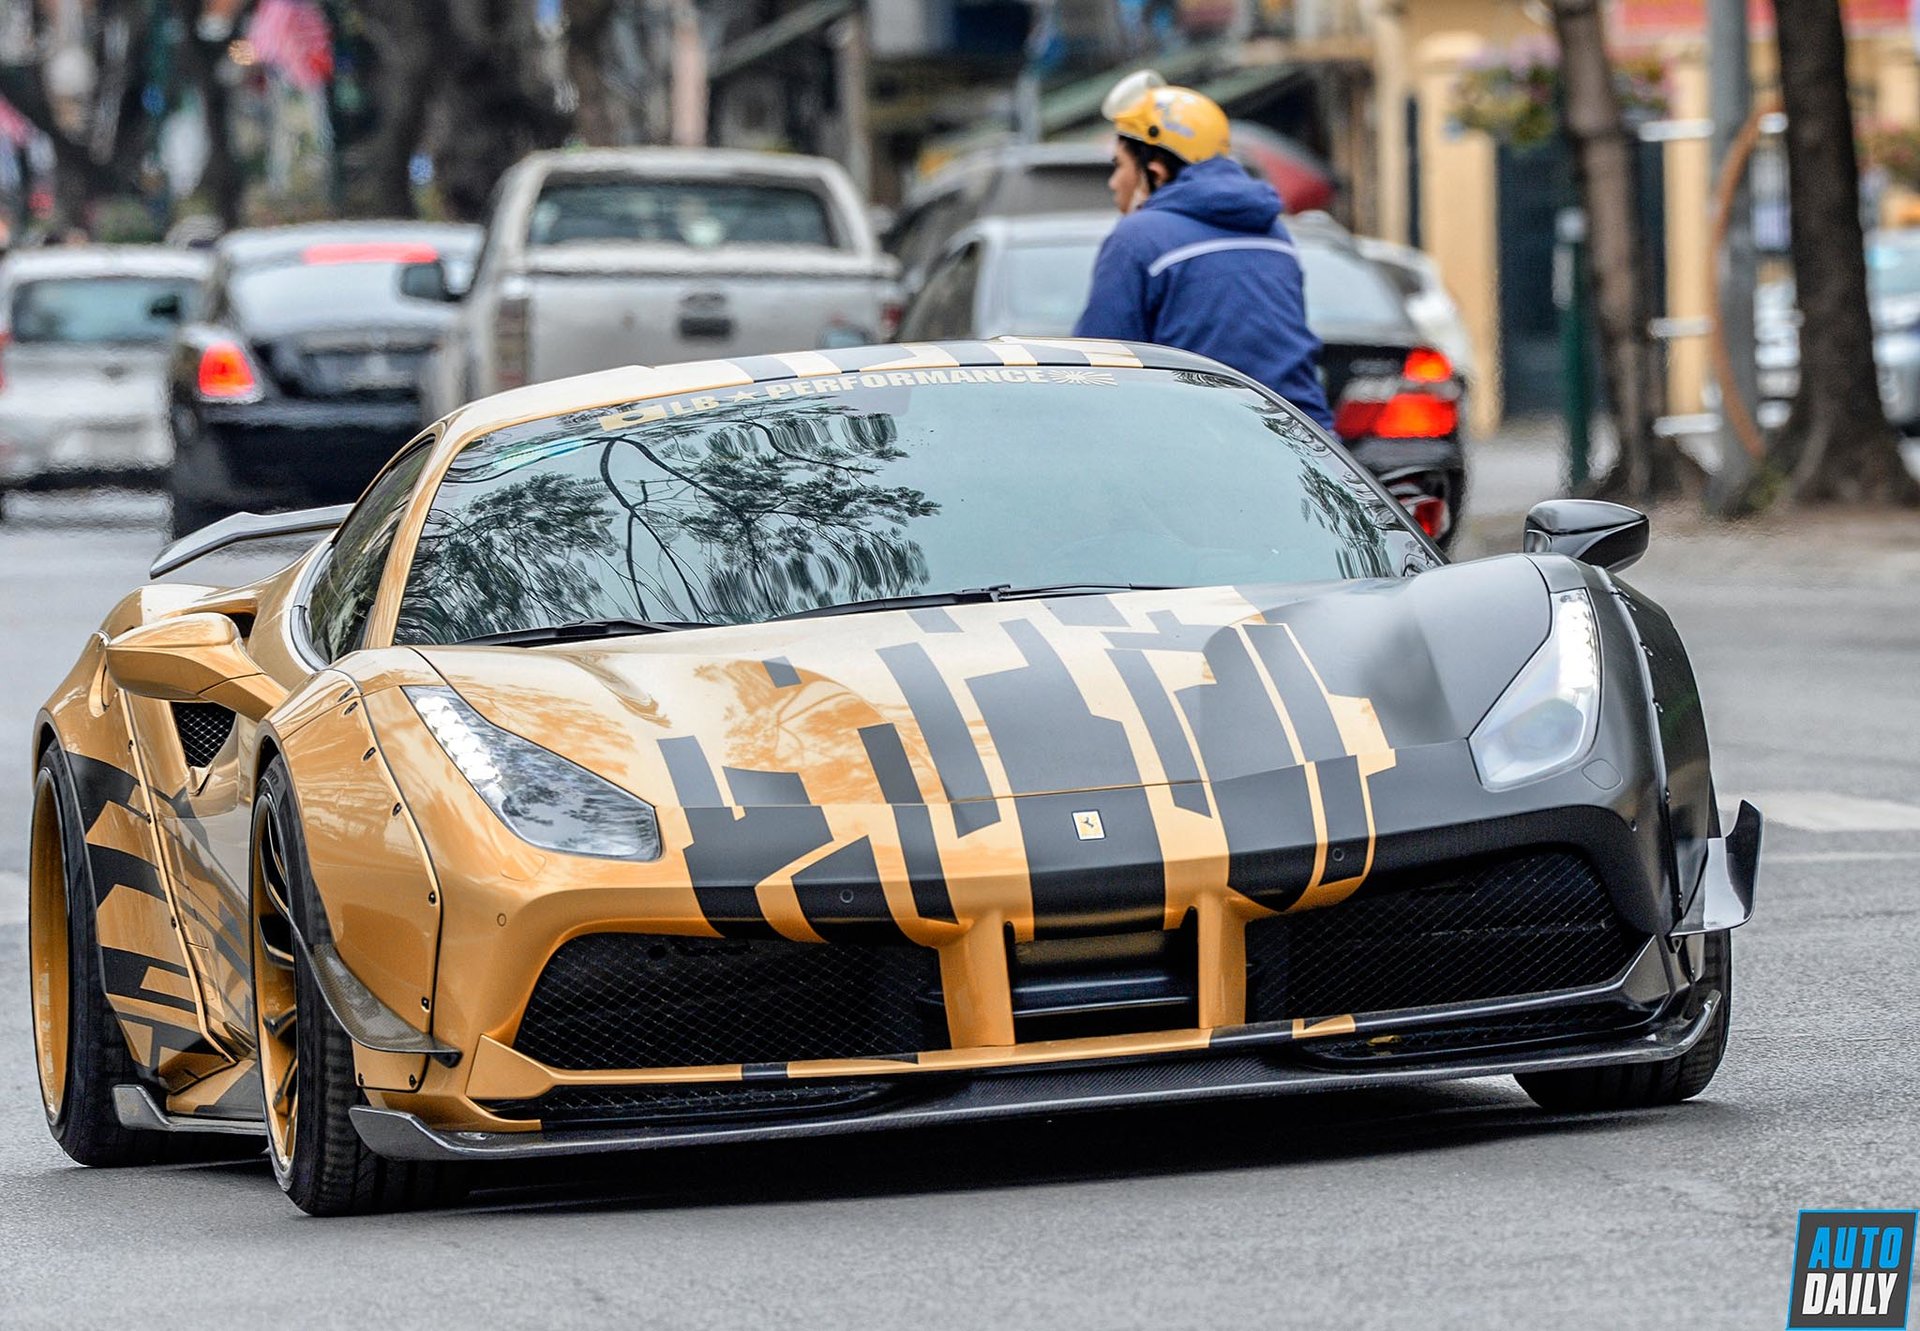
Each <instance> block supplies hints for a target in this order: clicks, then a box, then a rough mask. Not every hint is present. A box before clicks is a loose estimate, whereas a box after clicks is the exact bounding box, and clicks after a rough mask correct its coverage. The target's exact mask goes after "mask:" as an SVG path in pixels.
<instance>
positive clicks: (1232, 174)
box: [1073, 71, 1333, 429]
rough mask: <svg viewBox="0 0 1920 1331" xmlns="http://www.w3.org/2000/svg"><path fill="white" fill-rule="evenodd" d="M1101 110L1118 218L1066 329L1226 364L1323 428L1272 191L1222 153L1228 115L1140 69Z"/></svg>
mask: <svg viewBox="0 0 1920 1331" xmlns="http://www.w3.org/2000/svg"><path fill="white" fill-rule="evenodd" d="M1102 110H1103V111H1104V112H1105V113H1106V115H1107V118H1108V119H1109V120H1111V121H1113V125H1114V129H1115V131H1116V133H1117V135H1118V138H1117V141H1116V145H1115V149H1114V158H1113V175H1112V176H1111V177H1110V178H1109V179H1108V182H1107V183H1108V187H1109V188H1110V189H1112V190H1113V196H1114V203H1115V204H1116V205H1117V206H1118V207H1119V209H1120V212H1121V213H1122V214H1123V216H1122V217H1121V218H1120V221H1119V223H1118V224H1117V225H1116V226H1115V227H1114V228H1113V232H1112V234H1111V235H1109V236H1108V237H1107V239H1106V242H1105V243H1104V244H1103V245H1102V246H1101V247H1100V257H1099V259H1098V261H1097V262H1096V263H1095V265H1094V270H1093V290H1092V292H1091V294H1090V295H1089V297H1088V300H1087V308H1086V310H1085V311H1084V312H1083V313H1082V314H1081V316H1080V321H1079V323H1078V324H1076V325H1075V326H1074V330H1073V331H1074V335H1075V336H1076V337H1105V338H1115V339H1119V340H1122V341H1134V342H1157V343H1160V344H1162V345H1164V346H1170V347H1178V348H1181V349H1182V350H1185V351H1192V352H1195V353H1197V354H1199V355H1202V356H1210V357H1212V358H1213V359H1214V360H1217V361H1220V362H1222V363H1224V364H1226V365H1230V366H1232V367H1233V368H1234V369H1236V370H1239V371H1240V372H1241V373H1242V374H1245V375H1247V376H1248V377H1249V378H1252V379H1256V380H1258V381H1259V382H1261V383H1263V384H1265V385H1266V386H1267V387H1269V388H1271V389H1273V390H1274V391H1275V392H1276V393H1278V394H1280V396H1282V397H1284V398H1286V399H1287V400H1288V401H1289V402H1291V403H1293V404H1294V406H1296V407H1298V408H1299V409H1300V410H1301V411H1303V412H1305V413H1306V414H1307V415H1308V416H1310V417H1312V418H1313V419H1314V420H1316V421H1318V422H1319V423H1320V424H1321V425H1322V426H1324V427H1326V428H1328V429H1331V428H1332V427H1333V413H1332V412H1331V411H1329V410H1328V408H1327V396H1326V391H1325V389H1324V388H1323V387H1322V385H1321V382H1320V339H1319V338H1317V337H1315V336H1314V335H1313V333H1312V331H1311V330H1310V329H1309V328H1308V327H1307V311H1306V297H1305V291H1304V283H1303V280H1302V276H1301V271H1300V260H1299V257H1298V255H1297V253H1296V252H1295V250H1294V247H1293V239H1292V237H1291V236H1289V235H1288V234H1287V228H1286V225H1285V224H1284V223H1283V222H1282V221H1281V220H1280V213H1281V204H1280V196H1279V195H1278V194H1276V193H1274V191H1273V188H1272V187H1271V186H1270V185H1267V184H1266V183H1264V182H1262V181H1258V180H1255V179H1253V178H1252V177H1251V176H1249V175H1248V174H1247V173H1246V171H1245V170H1244V169H1243V168H1242V167H1241V166H1240V165H1239V164H1238V163H1237V162H1235V161H1234V160H1233V159H1232V158H1231V157H1229V156H1228V155H1227V146H1228V131H1227V117H1226V113H1225V112H1223V111H1222V110H1221V109H1220V107H1219V106H1218V105H1217V104H1216V103H1214V102H1213V101H1212V100H1211V99H1209V98H1207V97H1204V96H1202V95H1201V94H1199V93H1197V92H1194V91H1193V90H1192V89H1191V88H1176V87H1168V86H1167V85H1166V84H1165V82H1164V81H1163V80H1161V79H1160V78H1159V76H1158V75H1156V74H1153V73H1151V72H1147V71H1143V72H1142V73H1140V74H1135V75H1132V76H1130V77H1129V78H1127V79H1123V80H1122V81H1121V82H1120V83H1119V84H1118V85H1117V86H1116V87H1115V88H1114V90H1113V91H1112V92H1111V93H1109V94H1108V96H1107V100H1106V103H1105V105H1104V106H1103V107H1102Z"/></svg>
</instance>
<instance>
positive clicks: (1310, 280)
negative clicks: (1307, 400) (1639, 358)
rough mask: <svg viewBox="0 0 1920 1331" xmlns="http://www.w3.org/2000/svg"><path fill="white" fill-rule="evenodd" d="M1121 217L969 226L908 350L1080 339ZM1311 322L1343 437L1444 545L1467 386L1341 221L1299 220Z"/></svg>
mask: <svg viewBox="0 0 1920 1331" xmlns="http://www.w3.org/2000/svg"><path fill="white" fill-rule="evenodd" d="M1114 221H1115V215H1114V214H1113V213H1112V212H1111V211H1108V212H1098V213H1074V214H1058V215H1054V216H1048V217H990V218H983V219H982V220H980V221H978V222H976V223H974V224H973V225H972V226H970V227H967V228H965V229H964V230H962V231H961V232H960V233H959V234H958V235H957V236H955V237H954V239H953V241H952V242H951V243H950V244H949V246H948V248H947V251H946V254H945V255H944V256H943V257H942V258H941V259H939V260H938V261H937V262H936V263H935V264H934V265H933V267H932V268H931V269H930V270H929V272H928V275H927V280H926V282H925V284H924V285H923V286H922V287H921V288H920V290H919V292H918V293H917V294H916V295H915V296H914V298H913V300H912V301H911V302H910V303H909V304H908V306H907V311H906V314H905V315H904V316H903V317H902V319H901V324H900V338H901V340H902V341H906V342H927V341H937V340H940V339H943V338H963V337H998V336H1001V335H1003V334H1019V335H1023V336H1043V337H1057V336H1061V335H1064V334H1067V333H1070V332H1072V330H1073V324H1074V321H1075V319H1077V318H1078V317H1079V314H1080V311H1081V310H1082V309H1084V308H1085V306H1086V303H1087V288H1088V286H1089V284H1090V282H1091V280H1092V274H1093V261H1094V258H1095V256H1096V255H1097V254H1098V253H1099V250H1100V242H1101V241H1102V240H1104V239H1105V238H1106V235H1107V232H1108V231H1109V230H1111V229H1112V227H1113V223H1114ZM1288 225H1289V226H1290V227H1291V229H1292V232H1293V238H1294V242H1295V246H1296V248H1297V249H1298V250H1299V253H1300V264H1301V267H1302V268H1303V269H1304V270H1305V273H1306V285H1307V319H1308V322H1309V323H1310V324H1311V326H1312V328H1313V331H1314V332H1315V333H1316V334H1317V335H1318V336H1319V337H1320V339H1321V341H1322V342H1323V343H1324V344H1325V348H1326V349H1325V351H1324V353H1323V354H1322V356H1321V372H1322V377H1323V379H1324V380H1325V383H1326V389H1327V402H1328V404H1329V405H1330V406H1332V408H1333V412H1334V430H1335V433H1336V434H1338V435H1339V437H1340V441H1341V442H1342V443H1344V444H1345V445H1346V446H1347V448H1348V450H1349V451H1351V452H1352V453H1353V455H1354V457H1355V458H1357V459H1358V460H1359V461H1360V463H1361V464H1362V465H1364V466H1365V467H1367V468H1368V470H1370V471H1372V472H1373V473H1374V475H1375V476H1377V477H1379V478H1380V480H1381V482H1382V483H1383V484H1385V485H1386V486H1387V488H1388V489H1389V490H1390V491H1392V493H1393V495H1394V497H1395V498H1397V499H1399V500H1400V501H1401V503H1402V504H1404V505H1406V507H1407V510H1408V511H1409V512H1410V513H1412V514H1413V516H1414V518H1415V519H1416V520H1417V521H1418V522H1419V523H1420V525H1421V527H1422V529H1423V530H1425V531H1426V533H1427V534H1428V535H1429V536H1431V537H1433V538H1434V540H1435V541H1437V542H1439V543H1440V544H1441V545H1443V546H1444V545H1445V544H1446V543H1447V542H1448V541H1449V539H1450V538H1451V536H1452V533H1453V530H1454V528H1455V527H1456V525H1457V524H1458V522H1459V519H1460V514H1461V510H1462V507H1463V505H1464V503H1465V500H1466V485H1467V468H1466V453H1465V449H1464V448H1463V447H1462V443H1461V434H1460V425H1461V419H1462V416H1463V415H1464V402H1465V396H1466V381H1465V380H1464V379H1463V378H1462V376H1461V375H1460V373H1459V371H1458V369H1457V367H1456V366H1455V365H1454V364H1453V362H1452V360H1451V359H1450V358H1449V357H1448V355H1447V354H1446V353H1445V352H1444V351H1442V350H1441V349H1439V348H1438V347H1436V346H1435V345H1434V344H1433V341H1432V339H1430V338H1429V337H1427V336H1426V335H1425V334H1423V333H1422V332H1421V330H1420V329H1419V328H1417V327H1416V326H1415V324H1414V322H1413V320H1412V318H1411V317H1410V316H1409V314H1408V312H1407V309H1406V305H1405V302H1404V301H1403V300H1402V299H1401V297H1400V294H1399V291H1398V290H1397V289H1396V288H1395V287H1394V285H1393V284H1392V283H1391V282H1390V281H1388V279H1387V278H1386V276H1385V275H1384V274H1383V273H1382V272H1381V271H1380V269H1379V267H1378V266H1377V265H1376V264H1374V263H1373V261H1371V260H1369V259H1368V258H1366V257H1365V256H1364V255H1363V254H1362V253H1361V252H1360V251H1359V250H1358V249H1357V248H1356V247H1355V244H1354V240H1353V237H1351V236H1350V235H1348V234H1347V232H1346V231H1345V230H1343V229H1342V228H1341V227H1339V226H1338V225H1337V224H1336V223H1334V222H1333V221H1332V220H1331V219H1326V218H1321V217H1316V216H1314V215H1307V216H1303V217H1298V218H1293V219H1290V220H1289V223H1288Z"/></svg>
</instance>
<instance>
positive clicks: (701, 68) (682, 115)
mask: <svg viewBox="0 0 1920 1331" xmlns="http://www.w3.org/2000/svg"><path fill="white" fill-rule="evenodd" d="M672 68H673V95H672V101H671V103H670V107H669V115H670V116H671V119H672V126H673V128H672V139H673V142H674V143H675V144H676V145H677V146H679V147H682V148H704V147H706V144H707V47H706V42H705V40H704V38H703V35H702V33H701V31H700V14H699V11H698V10H696V9H695V8H694V6H693V0H674V5H673V63H672Z"/></svg>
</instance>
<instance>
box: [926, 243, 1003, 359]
mask: <svg viewBox="0 0 1920 1331" xmlns="http://www.w3.org/2000/svg"><path fill="white" fill-rule="evenodd" d="M979 276H980V247H979V246H978V245H969V246H967V248H966V249H964V250H962V251H961V252H960V253H959V254H956V255H954V256H953V257H952V258H950V259H948V260H946V261H945V262H944V263H942V264H941V265H940V266H939V267H937V268H935V269H934V270H933V272H932V273H931V274H929V275H928V277H927V284H926V285H925V286H924V287H922V288H921V289H920V294H919V295H918V296H916V297H915V298H914V301H913V304H912V305H910V306H909V307H908V308H907V312H906V315H905V317H904V318H902V319H901V321H900V337H901V338H902V339H903V340H906V341H920V342H924V341H927V340H929V339H934V340H937V339H940V338H949V337H970V336H972V335H973V333H974V327H973V324H974V313H973V292H974V287H975V285H976V282H977V279H978V278H979ZM1022 331H1024V330H1022Z"/></svg>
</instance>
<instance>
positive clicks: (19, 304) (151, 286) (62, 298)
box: [11, 277, 200, 343]
mask: <svg viewBox="0 0 1920 1331" xmlns="http://www.w3.org/2000/svg"><path fill="white" fill-rule="evenodd" d="M199 285H200V284H199V283H198V282H196V281H194V280H193V279H192V278H189V277H48V278H42V279H41V280H39V281H37V282H25V283H22V284H21V285H20V286H19V287H17V288H16V289H15V290H14V293H13V310H12V319H11V322H12V327H13V340H14V341H15V342H134V343H139V342H149V343H151V342H165V341H166V340H167V339H168V338H170V337H172V336H173V330H174V327H175V325H176V323H177V322H178V321H177V320H176V319H169V318H166V317H164V316H157V315H155V314H154V313H153V303H154V302H155V301H156V300H159V299H160V298H162V297H163V296H172V297H174V298H175V299H176V300H177V301H179V303H180V309H181V312H182V313H183V314H191V313H192V310H193V302H194V299H195V296H196V293H197V291H198V289H199Z"/></svg>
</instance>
